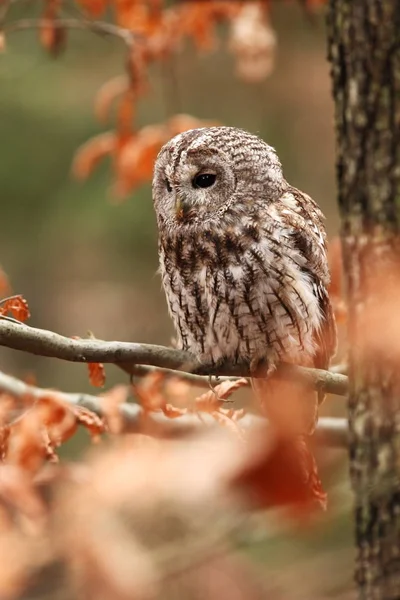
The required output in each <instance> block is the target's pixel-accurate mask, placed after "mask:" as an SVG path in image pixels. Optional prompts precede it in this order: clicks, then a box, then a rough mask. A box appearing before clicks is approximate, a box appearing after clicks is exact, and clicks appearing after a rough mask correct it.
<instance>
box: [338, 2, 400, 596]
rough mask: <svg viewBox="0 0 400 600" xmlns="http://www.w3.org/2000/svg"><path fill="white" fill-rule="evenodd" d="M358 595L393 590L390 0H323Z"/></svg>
mask: <svg viewBox="0 0 400 600" xmlns="http://www.w3.org/2000/svg"><path fill="white" fill-rule="evenodd" d="M328 11H329V12H328V41H329V59H330V62H331V71H332V80H333V94H334V100H335V106H336V118H335V125H336V134H337V180H338V194H339V205H340V210H341V216H342V231H341V236H342V244H343V257H344V269H345V278H346V284H347V297H348V305H349V331H348V334H349V379H350V392H349V405H348V406H349V421H350V473H351V481H352V486H353V490H354V494H355V529H356V532H355V533H356V545H357V565H356V581H357V584H358V587H359V597H360V598H374V599H375V598H385V599H394V598H400V243H399V228H400V0H330V2H329V9H328Z"/></svg>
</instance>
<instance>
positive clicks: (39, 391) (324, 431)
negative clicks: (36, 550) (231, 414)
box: [0, 371, 347, 448]
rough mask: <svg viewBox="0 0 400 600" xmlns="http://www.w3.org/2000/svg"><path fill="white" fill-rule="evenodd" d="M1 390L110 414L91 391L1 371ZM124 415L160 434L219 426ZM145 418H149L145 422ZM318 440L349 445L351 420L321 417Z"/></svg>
mask: <svg viewBox="0 0 400 600" xmlns="http://www.w3.org/2000/svg"><path fill="white" fill-rule="evenodd" d="M0 392H6V393H8V394H10V395H12V396H13V397H15V398H17V399H21V400H23V399H24V398H26V397H29V398H32V399H40V398H49V397H53V398H55V399H58V400H61V401H62V402H66V403H68V404H73V405H76V406H83V407H84V408H87V409H88V410H91V411H92V412H94V413H96V414H97V415H99V416H100V417H104V416H105V417H106V416H107V415H106V414H104V410H103V406H104V402H103V399H102V397H101V396H93V395H91V394H68V393H65V392H59V391H57V390H52V389H44V388H39V387H36V386H33V385H28V384H27V383H24V382H23V381H21V380H20V379H17V378H15V377H12V376H11V375H7V374H5V373H3V372H1V371H0ZM119 411H120V414H121V417H122V421H123V425H124V432H127V433H128V432H129V433H140V432H142V431H143V424H144V423H145V425H146V433H152V432H154V433H156V434H157V435H166V436H176V435H185V434H188V433H190V432H192V431H194V430H197V429H199V427H204V425H209V426H213V427H216V426H217V425H216V422H215V420H214V419H213V418H212V417H211V415H208V414H204V415H202V421H200V420H199V419H198V418H197V416H196V415H195V414H187V415H183V416H182V417H178V418H175V419H169V418H168V417H166V416H165V415H163V414H162V413H152V414H151V415H149V414H148V413H145V412H144V411H143V409H142V407H141V406H140V405H139V404H128V403H126V402H125V403H123V404H121V405H120V406H119ZM144 419H146V420H145V421H144ZM238 423H239V425H240V426H241V427H243V428H245V429H247V428H249V427H261V426H264V427H265V425H266V424H267V421H266V419H264V418H263V417H260V416H257V415H254V414H250V413H248V414H246V415H245V416H244V417H243V418H242V419H240V420H239V421H238ZM315 439H316V441H317V442H318V443H320V444H321V445H323V446H327V447H332V448H342V447H346V445H347V421H346V419H338V418H328V417H325V418H321V419H320V420H319V423H318V427H317V430H316V433H315Z"/></svg>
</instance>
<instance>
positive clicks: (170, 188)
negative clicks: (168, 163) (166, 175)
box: [165, 179, 172, 192]
mask: <svg viewBox="0 0 400 600" xmlns="http://www.w3.org/2000/svg"><path fill="white" fill-rule="evenodd" d="M165 186H166V188H167V191H168V192H172V187H171V184H170V182H169V181H168V179H166V180H165Z"/></svg>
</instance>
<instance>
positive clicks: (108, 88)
mask: <svg viewBox="0 0 400 600" xmlns="http://www.w3.org/2000/svg"><path fill="white" fill-rule="evenodd" d="M128 89H129V81H128V78H127V77H126V75H119V76H118V77H114V78H113V79H110V80H109V81H106V83H105V84H104V85H102V86H101V88H100V90H99V91H98V92H97V95H96V99H95V104H94V112H95V115H96V117H97V118H98V120H99V121H100V122H102V123H104V122H106V121H107V119H108V117H109V114H110V111H111V107H112V104H113V102H114V101H115V100H116V99H117V98H118V97H120V96H122V95H123V94H124V93H125V92H127V91H128Z"/></svg>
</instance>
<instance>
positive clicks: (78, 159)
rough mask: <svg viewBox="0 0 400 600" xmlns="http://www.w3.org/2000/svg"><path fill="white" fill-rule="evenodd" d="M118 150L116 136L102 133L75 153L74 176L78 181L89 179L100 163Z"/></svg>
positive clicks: (109, 132) (110, 132)
mask: <svg viewBox="0 0 400 600" xmlns="http://www.w3.org/2000/svg"><path fill="white" fill-rule="evenodd" d="M115 148H116V136H115V133H114V132H113V131H107V132H106V133H101V134H100V135H97V136H95V137H93V138H91V139H90V140H88V141H87V142H86V143H85V144H83V145H82V146H81V147H80V148H78V150H77V151H76V153H75V156H74V160H73V163H72V174H73V175H74V177H76V178H77V179H87V178H88V177H89V175H91V174H92V172H93V171H94V169H95V168H96V167H97V165H98V164H99V162H100V161H101V160H102V159H103V158H105V157H106V156H107V155H110V154H112V152H113V151H114V150H115Z"/></svg>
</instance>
